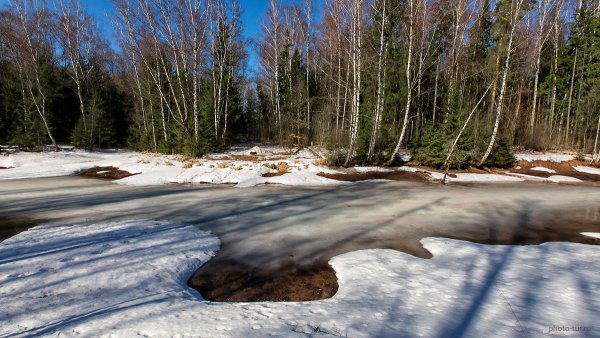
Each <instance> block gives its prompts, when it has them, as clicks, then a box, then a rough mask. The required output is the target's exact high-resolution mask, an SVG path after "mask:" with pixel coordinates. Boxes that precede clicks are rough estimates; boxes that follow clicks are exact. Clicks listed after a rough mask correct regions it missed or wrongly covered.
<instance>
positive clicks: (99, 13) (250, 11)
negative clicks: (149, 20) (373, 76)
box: [0, 0, 322, 69]
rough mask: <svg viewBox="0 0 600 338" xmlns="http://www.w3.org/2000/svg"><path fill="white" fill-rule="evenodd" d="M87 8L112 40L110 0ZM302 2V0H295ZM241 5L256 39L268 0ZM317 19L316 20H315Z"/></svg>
mask: <svg viewBox="0 0 600 338" xmlns="http://www.w3.org/2000/svg"><path fill="white" fill-rule="evenodd" d="M81 1H82V3H84V4H85V6H86V7H87V8H88V10H89V11H90V12H91V13H92V14H94V15H95V16H96V17H97V18H98V20H99V21H100V23H101V24H102V27H103V30H104V34H105V36H106V37H107V39H109V40H112V34H113V32H112V27H111V16H112V15H114V8H113V5H112V1H110V0H81ZM296 1H297V2H303V1H302V0H296ZM8 2H9V0H0V6H3V5H5V4H7V3H8ZM282 2H283V3H285V4H289V3H292V2H294V0H283V1H282ZM239 3H240V6H241V7H242V22H243V24H244V37H245V38H252V39H257V38H259V37H260V35H261V31H262V28H261V25H262V17H263V15H264V14H265V13H266V11H267V6H268V3H269V1H268V0H239ZM313 6H314V7H315V8H314V10H315V11H316V12H317V15H318V13H319V7H320V6H322V0H313ZM315 21H317V20H315ZM248 52H249V54H250V55H249V60H248V62H249V65H250V68H253V69H256V65H257V62H258V60H257V55H256V51H255V50H254V48H253V47H252V46H248Z"/></svg>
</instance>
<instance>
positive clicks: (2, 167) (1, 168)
mask: <svg viewBox="0 0 600 338" xmlns="http://www.w3.org/2000/svg"><path fill="white" fill-rule="evenodd" d="M0 169H10V168H9V167H0Z"/></svg>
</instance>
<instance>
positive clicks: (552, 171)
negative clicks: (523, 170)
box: [531, 167, 556, 174]
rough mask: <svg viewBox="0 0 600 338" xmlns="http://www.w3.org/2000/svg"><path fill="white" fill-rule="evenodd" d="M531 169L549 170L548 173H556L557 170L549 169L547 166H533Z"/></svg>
mask: <svg viewBox="0 0 600 338" xmlns="http://www.w3.org/2000/svg"><path fill="white" fill-rule="evenodd" d="M531 170H535V171H543V172H547V173H551V174H556V170H554V169H548V168H545V167H533V168H531Z"/></svg>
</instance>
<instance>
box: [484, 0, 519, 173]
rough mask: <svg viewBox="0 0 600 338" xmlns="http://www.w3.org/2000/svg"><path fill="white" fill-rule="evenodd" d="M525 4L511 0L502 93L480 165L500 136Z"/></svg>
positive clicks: (485, 159)
mask: <svg viewBox="0 0 600 338" xmlns="http://www.w3.org/2000/svg"><path fill="white" fill-rule="evenodd" d="M522 5H523V0H511V5H510V12H509V15H510V33H509V35H508V44H507V46H506V56H505V59H504V69H503V71H502V82H501V84H500V94H499V95H498V102H497V104H496V117H495V122H494V129H493V131H492V136H491V137H490V143H489V144H488V147H487V149H486V151H485V153H484V154H483V157H482V158H481V160H480V161H479V165H480V166H481V165H483V164H484V163H485V161H487V159H488V157H489V156H490V154H491V153H492V149H493V148H494V145H495V143H496V137H497V136H498V130H499V128H500V119H501V117H502V107H503V102H504V95H505V93H506V86H507V83H506V82H507V78H508V72H509V69H510V56H511V52H512V47H513V39H514V36H515V30H516V28H517V26H518V25H519V24H520V20H519V18H520V15H521V6H522Z"/></svg>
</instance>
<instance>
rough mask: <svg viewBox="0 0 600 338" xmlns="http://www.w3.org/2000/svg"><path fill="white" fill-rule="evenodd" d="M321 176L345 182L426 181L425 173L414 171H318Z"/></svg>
mask: <svg viewBox="0 0 600 338" xmlns="http://www.w3.org/2000/svg"><path fill="white" fill-rule="evenodd" d="M318 175H319V176H321V177H325V178H329V179H332V180H338V181H345V182H359V181H367V180H377V179H381V180H392V181H416V182H428V181H429V180H428V179H427V175H426V174H425V173H419V172H417V173H415V172H409V171H390V172H383V171H367V172H360V173H358V172H356V173H339V174H337V173H336V174H326V173H323V172H321V173H319V174H318Z"/></svg>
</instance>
